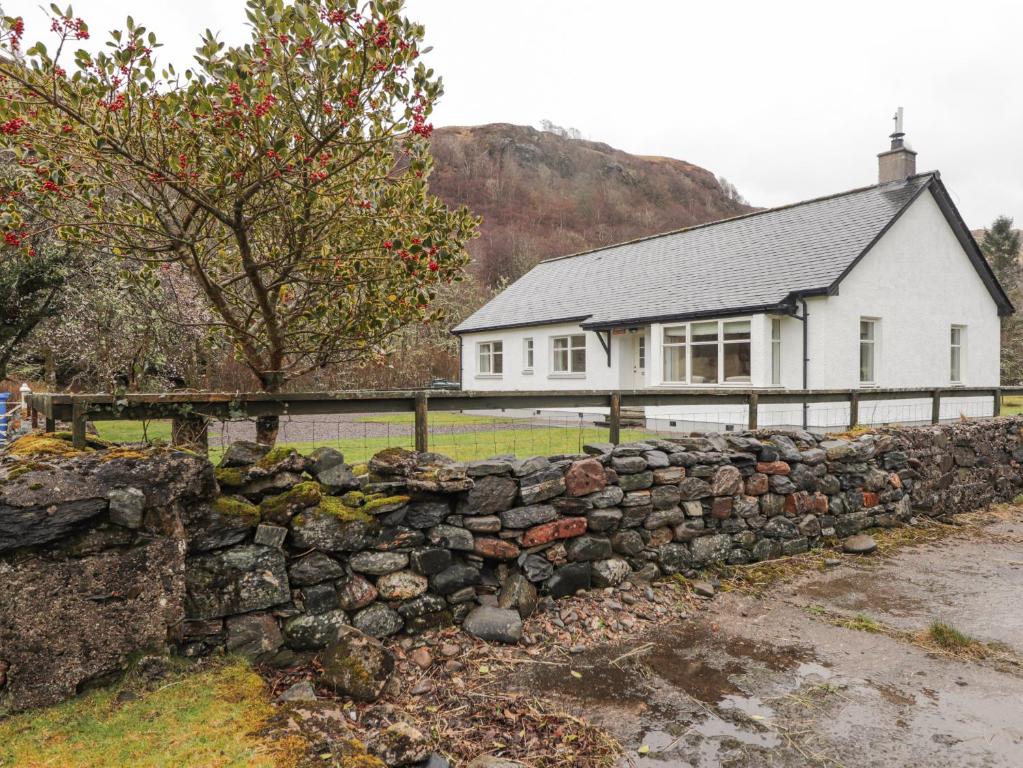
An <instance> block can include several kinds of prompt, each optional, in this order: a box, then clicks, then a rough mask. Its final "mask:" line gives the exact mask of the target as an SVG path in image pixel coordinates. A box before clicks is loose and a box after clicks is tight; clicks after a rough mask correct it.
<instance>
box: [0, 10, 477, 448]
mask: <svg viewBox="0 0 1023 768" xmlns="http://www.w3.org/2000/svg"><path fill="white" fill-rule="evenodd" d="M401 6H402V4H401V2H400V1H399V0H376V1H374V2H370V3H366V4H365V5H361V6H360V5H359V4H358V3H357V2H355V1H354V0H322V1H321V0H295V2H294V3H292V4H290V5H287V6H286V5H285V4H284V2H283V1H282V0H250V1H249V2H248V3H247V16H248V19H249V23H250V27H251V32H252V40H251V42H250V43H248V44H246V45H244V46H240V47H231V48H227V47H225V45H224V44H223V43H220V42H218V41H217V40H216V39H215V37H214V36H213V34H212V33H210V32H209V31H207V32H206V33H205V34H204V35H203V37H202V44H201V46H200V47H199V48H198V50H197V55H196V57H195V58H196V61H197V62H198V67H197V68H196V69H195V70H194V71H193V70H187V71H185V72H184V73H183V75H180V76H179V75H178V74H177V73H176V72H175V70H174V68H173V67H172V66H168V67H167V68H166V70H164V71H163V72H162V73H160V74H157V70H156V63H155V60H154V56H153V52H154V49H155V48H156V47H157V41H156V38H155V36H154V35H153V34H152V33H150V32H147V30H146V29H145V28H144V27H142V26H140V25H138V24H136V23H135V22H134V21H133V20H132V19H131V18H130V17H129V19H128V20H127V23H126V29H125V30H124V31H115V32H112V33H111V39H110V42H109V43H108V46H107V51H105V52H103V53H99V54H96V55H95V56H94V55H91V54H89V53H88V52H86V51H84V50H79V51H76V52H75V53H74V54H73V58H74V63H73V64H64V63H63V58H64V55H65V54H66V49H67V48H68V47H70V45H71V44H72V43H73V41H74V40H77V39H82V38H85V37H88V35H89V30H88V27H87V25H86V24H85V23H84V22H83V21H82V20H81V19H79V18H77V17H75V16H74V15H73V12H72V10H71V9H70V8H68V9H67V10H66V11H61V9H60V8H58V7H57V6H55V5H54V6H51V10H52V13H53V16H52V30H53V32H54V35H55V38H56V44H55V46H54V51H53V53H52V54H51V53H50V52H49V51H48V49H47V48H46V46H45V45H44V44H42V43H36V44H34V45H32V46H31V47H28V48H27V49H26V50H25V55H24V63H19V62H17V61H15V60H14V59H3V60H0V76H2V77H3V78H4V82H3V85H4V87H5V89H6V93H5V94H4V98H3V99H0V140H2V143H3V144H4V145H6V146H7V147H8V148H10V149H11V150H12V151H13V152H14V153H15V154H16V157H17V161H18V162H19V163H20V164H21V165H22V166H23V167H25V168H26V169H30V170H31V171H32V172H33V178H32V179H31V181H23V182H22V183H21V184H20V185H15V186H14V187H13V188H11V189H9V190H7V191H6V192H5V199H14V198H16V197H17V196H18V195H24V194H25V192H26V191H27V190H28V189H29V188H31V189H32V190H34V191H36V192H38V193H41V194H43V195H44V196H45V200H44V201H43V203H41V204H39V205H38V206H36V207H35V208H34V210H33V214H34V216H35V217H36V219H37V220H39V221H42V222H45V223H46V225H47V226H49V227H56V228H59V231H60V234H61V236H62V238H63V239H65V240H66V241H69V242H75V243H82V244H83V245H88V246H89V247H91V248H95V249H98V250H100V251H101V252H104V253H107V254H108V255H109V256H111V257H113V256H116V257H124V258H129V259H133V260H135V261H136V262H137V265H136V269H135V270H134V272H133V278H134V279H135V280H137V281H138V282H140V283H148V284H150V285H155V284H158V283H159V281H160V279H161V277H162V275H163V274H165V273H166V271H167V270H170V269H172V268H174V267H177V268H180V269H181V270H183V272H184V273H187V274H188V275H189V276H190V278H191V279H192V280H193V281H194V283H195V286H196V288H197V291H198V293H199V294H200V295H201V296H202V297H203V299H204V301H205V302H206V304H207V306H208V309H209V312H210V317H211V321H210V325H211V327H213V328H215V329H217V330H218V331H220V332H222V333H223V334H224V335H225V336H226V337H227V338H228V339H230V341H231V344H232V345H233V347H234V350H235V353H236V354H237V356H238V358H239V360H241V361H242V362H243V363H244V364H245V365H246V366H247V368H248V369H249V370H250V371H251V372H252V374H253V376H254V377H255V380H256V381H257V382H258V386H260V387H261V388H262V389H264V390H266V391H268V392H278V391H280V390H281V389H282V387H284V386H285V385H286V384H287V383H288V382H289V381H291V380H293V379H295V378H297V377H300V376H303V375H305V374H306V373H308V372H310V371H314V370H317V369H321V368H325V367H329V366H333V365H339V364H346V363H347V364H351V363H355V362H357V361H360V360H366V359H370V358H372V357H373V356H374V355H376V354H378V353H379V352H380V350H382V349H383V348H384V345H385V344H386V342H387V341H388V339H389V337H390V336H392V335H393V334H394V333H395V332H396V331H397V330H398V329H400V328H402V327H403V326H406V325H408V324H411V323H420V322H423V321H434V322H435V321H436V320H438V319H439V317H438V315H437V313H436V312H435V311H434V309H433V308H432V307H431V304H432V302H433V298H434V295H435V291H436V288H437V286H438V285H439V284H443V283H446V282H448V281H453V280H457V279H459V278H460V276H461V270H462V268H463V267H464V265H465V262H466V260H467V257H466V254H465V248H464V246H465V243H466V241H467V240H468V239H469V238H471V237H472V236H473V235H474V234H475V231H476V226H477V221H476V220H475V219H474V218H473V217H472V216H471V215H470V214H469V213H468V211H466V210H465V209H460V210H458V211H449V210H448V209H447V208H446V207H445V206H444V205H443V204H442V203H441V202H440V201H438V200H437V199H436V198H434V197H432V196H430V195H429V194H428V192H427V188H426V179H427V176H428V174H429V171H430V167H431V162H430V156H429V152H428V147H427V141H426V140H427V139H428V138H429V136H430V133H431V131H432V126H431V125H430V124H429V123H428V122H427V118H428V116H429V114H430V111H431V108H432V105H433V103H434V101H435V100H436V99H437V97H438V96H439V95H440V94H441V83H440V80H439V79H438V78H436V77H435V76H434V73H433V72H432V70H429V69H427V68H426V67H425V66H424V65H423V64H422V63H420V62H418V61H417V60H418V58H419V55H420V52H421V42H422V37H423V28H422V27H421V26H420V25H417V24H414V23H413V22H411V21H409V20H408V19H406V18H404V17H403V16H402V15H401V9H402V8H401ZM6 26H7V31H6V34H5V35H4V37H3V41H4V44H5V45H6V46H7V48H8V49H13V50H20V49H21V47H22V37H23V35H24V25H23V23H22V21H21V20H20V19H17V18H8V19H7V20H6ZM65 67H70V68H71V69H72V70H73V72H72V73H71V74H69V73H68V71H67V69H66V68H65ZM25 226H26V224H25V219H24V218H23V217H22V216H21V215H20V211H19V208H18V207H17V206H13V205H10V206H8V207H7V209H6V211H5V212H4V215H3V216H2V217H0V227H2V229H3V232H5V233H14V234H17V233H20V232H23V231H24V229H25ZM257 436H258V438H259V439H261V440H263V441H264V442H272V441H273V439H274V438H275V436H276V419H272V420H264V421H263V422H262V423H261V424H259V425H257Z"/></svg>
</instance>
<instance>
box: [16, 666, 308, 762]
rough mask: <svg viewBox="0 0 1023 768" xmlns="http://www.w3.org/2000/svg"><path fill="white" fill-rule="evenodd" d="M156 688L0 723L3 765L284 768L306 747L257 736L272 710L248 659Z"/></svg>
mask: <svg viewBox="0 0 1023 768" xmlns="http://www.w3.org/2000/svg"><path fill="white" fill-rule="evenodd" d="M158 686H159V687H158V688H157V689H156V690H154V691H152V692H149V693H147V692H145V691H139V690H134V689H133V688H132V684H131V683H128V682H125V683H122V684H120V685H117V686H114V687H112V688H107V689H103V690H97V691H94V692H92V693H89V694H86V695H85V696H82V697H79V698H76V699H73V700H71V701H68V702H65V703H64V704H59V705H57V706H54V707H48V708H45V709H40V710H34V711H30V712H25V713H22V714H19V715H15V716H13V717H11V718H9V719H7V720H3V721H0V766H2V767H3V768H13V767H14V766H18V768H43V767H44V766H45V768H50V767H51V766H52V768H86V767H88V768H124V766H132V768H179V766H218V767H219V768H229V767H230V768H233V767H234V766H237V767H238V768H243V767H245V768H281V767H282V766H289V765H293V764H294V763H295V762H296V759H297V756H298V754H300V752H301V750H302V748H303V747H304V743H303V742H301V741H300V740H297V739H284V740H277V741H275V742H271V741H269V740H267V739H266V738H265V737H261V736H257V735H256V734H257V733H258V732H259V731H260V730H262V729H264V728H265V726H266V725H267V723H268V721H269V719H270V717H271V715H272V714H273V712H274V710H273V707H272V705H271V704H270V703H269V702H268V700H267V692H266V686H265V684H264V683H263V680H262V679H261V678H260V677H259V676H258V675H257V674H256V673H255V672H253V671H252V670H251V669H249V667H248V666H247V665H245V664H244V663H242V662H239V661H228V662H224V663H223V664H222V665H221V666H218V667H216V668H213V669H208V670H206V671H203V672H199V673H193V674H184V675H182V676H180V677H177V678H172V679H169V680H165V681H161V682H160V683H158ZM129 691H131V692H135V693H137V695H138V698H131V697H128V696H125V695H124V694H125V693H127V692H129ZM122 692H124V693H122ZM119 694H120V697H119Z"/></svg>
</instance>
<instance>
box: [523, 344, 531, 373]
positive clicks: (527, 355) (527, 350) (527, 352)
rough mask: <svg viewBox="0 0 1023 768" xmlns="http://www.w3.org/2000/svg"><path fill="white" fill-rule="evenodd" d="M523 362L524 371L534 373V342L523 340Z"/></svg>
mask: <svg viewBox="0 0 1023 768" xmlns="http://www.w3.org/2000/svg"><path fill="white" fill-rule="evenodd" d="M522 362H523V366H522V367H523V369H524V370H526V371H529V372H530V373H532V372H533V340H532V339H523V340H522Z"/></svg>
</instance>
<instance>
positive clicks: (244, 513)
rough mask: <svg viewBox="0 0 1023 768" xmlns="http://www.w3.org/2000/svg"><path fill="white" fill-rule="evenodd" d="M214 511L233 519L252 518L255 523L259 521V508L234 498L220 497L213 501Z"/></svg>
mask: <svg viewBox="0 0 1023 768" xmlns="http://www.w3.org/2000/svg"><path fill="white" fill-rule="evenodd" d="M213 511H214V512H216V513H217V514H219V515H225V516H231V517H251V518H252V520H253V521H254V522H255V521H258V520H259V507H257V506H256V505H255V504H250V503H249V502H247V501H243V500H242V499H237V498H235V497H233V496H218V497H217V498H216V499H215V500H214V501H213Z"/></svg>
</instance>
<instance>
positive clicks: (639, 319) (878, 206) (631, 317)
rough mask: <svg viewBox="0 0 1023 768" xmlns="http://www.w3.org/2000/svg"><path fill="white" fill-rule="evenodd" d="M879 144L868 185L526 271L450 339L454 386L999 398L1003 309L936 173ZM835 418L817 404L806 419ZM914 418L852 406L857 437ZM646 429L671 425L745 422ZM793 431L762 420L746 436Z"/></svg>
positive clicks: (948, 411) (918, 407)
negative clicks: (852, 391)
mask: <svg viewBox="0 0 1023 768" xmlns="http://www.w3.org/2000/svg"><path fill="white" fill-rule="evenodd" d="M891 139H892V143H891V149H890V150H888V151H886V152H883V153H881V154H880V155H878V158H879V169H880V173H879V180H878V183H877V184H876V185H873V186H869V187H864V188H861V189H854V190H851V191H848V192H842V193H839V194H836V195H830V196H828V197H822V198H818V199H815V200H808V201H805V202H801V203H795V204H793V205H788V206H784V207H781V208H773V209H769V210H764V211H758V212H756V213H751V214H748V215H745V216H739V217H736V218H732V219H726V220H724V221H719V222H714V223H711V224H704V225H700V226H695V227H690V228H688V229H682V230H678V231H675V232H667V233H665V234H661V235H655V236H653V237H646V238H642V239H639V240H633V241H631V242H627V243H622V244H620V245H613V246H609V247H605V248H599V249H596V250H593V251H587V252H585V253H579V254H574V255H571V256H563V257H559V258H554V259H550V260H548V261H544V262H542V263H540V264H538V265H537V266H536V267H534V268H533V269H532V270H530V271H529V272H528V273H527V274H525V275H524V276H523V277H521V278H520V279H519V280H517V281H515V282H514V283H513V284H512V285H510V286H509V287H508V288H507V289H506V290H505V291H503V292H502V293H501V294H500V295H498V296H497V297H495V298H494V299H493V300H492V301H490V302H488V303H487V304H486V305H485V306H483V307H482V308H481V309H479V310H478V311H477V312H475V313H474V314H473V315H472V316H470V317H469V318H467V319H466V320H465V321H464V322H462V323H461V324H460V325H458V327H456V328H455V329H454V332H455V333H456V334H458V336H459V338H460V340H461V352H462V357H461V359H462V386H463V388H464V389H467V390H480V391H495V390H497V391H555V390H579V389H600V390H611V389H648V388H653V389H671V390H685V389H686V388H691V389H694V388H700V389H704V388H709V387H713V388H722V389H725V388H738V389H750V388H764V389H777V388H788V389H831V388H854V387H862V388H870V387H875V388H878V387H879V388H889V387H911V388H917V387H919V388H943V389H951V388H955V387H997V386H998V384H999V316H1001V315H1006V314H1009V313H1011V312H1012V311H1013V307H1012V305H1011V303H1010V302H1009V299H1008V297H1007V296H1006V294H1005V292H1004V290H1003V289H1002V287H1001V286H1000V285H999V284H998V281H997V280H996V279H995V276H994V274H993V273H992V272H991V270H990V268H989V267H988V265H987V263H986V261H985V260H984V258H983V256H982V255H981V252H980V250H979V248H978V246H977V244H976V242H975V241H974V239H973V237H972V236H971V235H970V231H969V229H968V228H967V227H966V225H965V224H964V223H963V221H962V218H961V217H960V215H959V212H958V211H957V210H956V207H955V204H954V203H953V202H952V200H951V198H950V196H949V193H948V191H947V190H946V189H945V185H944V184H943V183H942V181H941V177H940V175H939V174H938V172H936V171H934V172H929V173H920V174H917V173H916V153H915V152H914V151H912V150H911V149H910V148H909V147H908V146H907V145H906V144H905V143H904V139H903V134H902V133H901V132H900V131H898V130H897V132H896V133H894V134H892V137H891ZM804 358H805V364H804ZM942 402H943V405H942V414H941V415H942V417H943V418H955V417H957V416H959V415H960V414H962V413H966V414H968V415H990V413H991V409H992V403H993V398H992V397H963V398H958V399H955V398H945V399H943V401H942ZM848 415H849V412H848V405H841V404H838V403H835V404H816V405H811V406H809V414H808V418H809V423H810V424H811V425H816V426H835V425H840V424H844V423H847V422H846V420H847V419H848ZM929 415H930V401H929V400H919V401H917V400H897V401H896V400H891V401H881V402H872V403H869V404H868V403H867V402H865V401H864V402H863V403H861V406H860V416H861V420H862V421H864V422H869V421H873V420H878V421H880V420H900V421H914V420H922V419H926V418H928V417H929ZM645 416H646V418H647V420H648V421H649V420H654V421H655V422H657V425H658V426H668V424H667V423H664V424H660V422H661V421H662V420H663V421H664V422H678V420H682V421H683V422H685V423H684V424H682V423H679V424H677V426H678V427H679V428H683V427H686V426H692V424H693V423H700V424H706V423H710V424H715V425H722V424H741V423H743V422H744V420H745V410H744V409H743V408H741V407H739V406H717V407H714V408H713V409H711V408H709V407H706V406H702V407H698V406H670V407H668V406H657V407H647V408H646V413H645ZM802 418H803V414H802V408H801V406H799V405H794V406H793V405H780V404H766V403H765V404H762V405H761V410H760V423H761V424H765V425H766V424H772V423H773V424H798V423H800V422H801V420H802ZM673 426H675V424H673Z"/></svg>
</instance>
